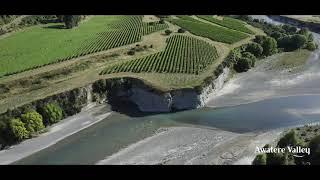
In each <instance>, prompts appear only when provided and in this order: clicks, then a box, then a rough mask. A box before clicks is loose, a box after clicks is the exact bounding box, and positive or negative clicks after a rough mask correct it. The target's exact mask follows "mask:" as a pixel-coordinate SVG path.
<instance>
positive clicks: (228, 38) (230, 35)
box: [169, 16, 249, 44]
mask: <svg viewBox="0 0 320 180" xmlns="http://www.w3.org/2000/svg"><path fill="white" fill-rule="evenodd" d="M169 21H170V22H172V23H174V24H176V25H178V26H180V27H182V28H183V29H186V30H188V31H190V32H191V33H193V34H195V35H198V36H203V37H207V38H209V39H211V40H213V41H219V42H223V43H228V44H233V43H236V42H238V41H240V40H242V39H245V38H248V37H249V35H246V34H244V33H241V32H237V31H234V30H231V29H227V28H224V27H219V26H215V25H211V24H209V23H204V22H200V21H198V20H196V19H194V18H192V17H189V16H179V19H170V20H169Z"/></svg>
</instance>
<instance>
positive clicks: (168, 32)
mask: <svg viewBox="0 0 320 180" xmlns="http://www.w3.org/2000/svg"><path fill="white" fill-rule="evenodd" d="M164 33H166V35H170V34H171V33H172V31H171V30H169V29H167V30H165V31H164Z"/></svg>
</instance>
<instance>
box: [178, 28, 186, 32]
mask: <svg viewBox="0 0 320 180" xmlns="http://www.w3.org/2000/svg"><path fill="white" fill-rule="evenodd" d="M184 32H186V31H185V30H184V29H182V28H180V29H178V33H184Z"/></svg>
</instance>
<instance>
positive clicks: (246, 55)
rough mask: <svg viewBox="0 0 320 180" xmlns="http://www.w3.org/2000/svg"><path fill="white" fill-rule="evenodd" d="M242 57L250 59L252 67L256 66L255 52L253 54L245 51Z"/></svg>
mask: <svg viewBox="0 0 320 180" xmlns="http://www.w3.org/2000/svg"><path fill="white" fill-rule="evenodd" d="M242 57H245V58H248V59H250V61H251V64H250V67H254V65H255V62H256V57H255V56H254V55H253V54H251V53H250V52H244V53H243V54H242Z"/></svg>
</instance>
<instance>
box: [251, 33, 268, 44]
mask: <svg viewBox="0 0 320 180" xmlns="http://www.w3.org/2000/svg"><path fill="white" fill-rule="evenodd" d="M266 39H267V36H262V35H257V36H255V38H254V39H253V41H254V42H256V43H258V44H260V45H262V43H263V42H264V41H265V40H266Z"/></svg>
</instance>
